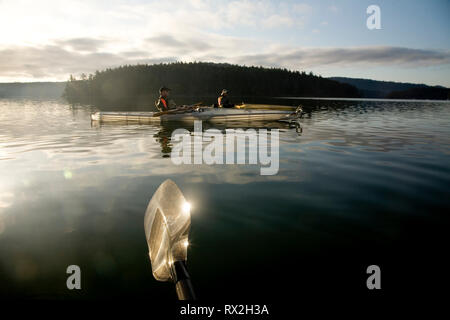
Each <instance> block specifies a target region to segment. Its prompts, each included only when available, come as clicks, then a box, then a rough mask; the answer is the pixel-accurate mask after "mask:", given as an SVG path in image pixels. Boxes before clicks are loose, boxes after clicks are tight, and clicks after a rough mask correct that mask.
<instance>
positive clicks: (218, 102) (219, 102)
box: [217, 96, 223, 106]
mask: <svg viewBox="0 0 450 320" xmlns="http://www.w3.org/2000/svg"><path fill="white" fill-rule="evenodd" d="M222 98H223V96H220V97H218V98H217V104H218V105H219V106H220V104H221V102H222Z"/></svg>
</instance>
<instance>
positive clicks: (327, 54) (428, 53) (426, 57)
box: [234, 46, 450, 69]
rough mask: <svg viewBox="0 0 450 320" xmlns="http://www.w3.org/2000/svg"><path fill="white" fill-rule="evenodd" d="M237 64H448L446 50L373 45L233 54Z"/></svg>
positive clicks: (281, 65) (296, 66)
mask: <svg viewBox="0 0 450 320" xmlns="http://www.w3.org/2000/svg"><path fill="white" fill-rule="evenodd" d="M234 60H235V61H236V62H238V63H245V64H255V65H266V66H267V65H269V66H276V67H288V68H293V69H305V68H313V67H320V66H330V65H332V66H339V67H348V66H354V65H356V64H358V65H366V66H392V65H395V66H398V65H400V66H403V67H417V66H422V67H426V66H434V65H445V64H449V63H450V51H442V50H421V49H411V48H403V47H389V46H375V47H353V48H300V49H291V50H289V49H286V50H285V51H281V52H274V53H272V54H270V53H262V54H250V55H243V56H239V57H235V58H234Z"/></svg>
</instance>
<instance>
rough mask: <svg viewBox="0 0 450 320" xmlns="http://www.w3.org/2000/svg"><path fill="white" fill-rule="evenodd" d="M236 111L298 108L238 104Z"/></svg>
mask: <svg viewBox="0 0 450 320" xmlns="http://www.w3.org/2000/svg"><path fill="white" fill-rule="evenodd" d="M234 107H235V108H236V109H257V110H284V111H289V110H296V109H297V108H298V107H292V106H280V105H276V104H247V103H243V104H237V105H235V106H234Z"/></svg>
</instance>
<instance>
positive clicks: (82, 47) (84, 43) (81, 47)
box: [56, 38, 108, 52]
mask: <svg viewBox="0 0 450 320" xmlns="http://www.w3.org/2000/svg"><path fill="white" fill-rule="evenodd" d="M107 42H108V41H106V40H104V39H94V38H73V39H67V40H59V41H57V42H56V44H58V45H60V46H67V47H69V48H71V49H72V50H75V51H87V52H95V51H97V50H99V49H100V48H101V47H102V46H103V45H105V44H106V43H107Z"/></svg>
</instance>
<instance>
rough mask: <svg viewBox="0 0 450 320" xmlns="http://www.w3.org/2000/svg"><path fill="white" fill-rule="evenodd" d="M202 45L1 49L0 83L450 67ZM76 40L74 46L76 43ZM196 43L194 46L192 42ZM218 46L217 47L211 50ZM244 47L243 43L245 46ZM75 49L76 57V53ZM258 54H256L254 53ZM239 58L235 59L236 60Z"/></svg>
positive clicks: (415, 59)
mask: <svg viewBox="0 0 450 320" xmlns="http://www.w3.org/2000/svg"><path fill="white" fill-rule="evenodd" d="M209 37H210V38H207V39H209V40H210V41H205V40H203V39H195V38H193V39H189V40H188V39H183V38H177V37H175V36H170V35H165V34H162V35H159V36H154V37H150V38H147V39H146V40H145V43H144V47H145V46H146V45H150V48H151V49H148V50H145V49H142V50H139V49H136V50H126V51H121V52H116V53H112V52H104V51H95V50H98V45H100V44H101V43H103V42H101V41H100V42H97V41H96V39H92V41H89V40H90V39H82V41H80V39H71V40H57V41H54V43H69V44H73V43H76V44H77V45H81V44H83V45H81V46H77V45H72V46H69V47H68V48H65V47H61V46H58V45H55V44H53V45H43V46H13V47H8V48H4V49H0V70H1V73H0V77H2V78H14V77H16V78H27V77H28V78H33V79H43V78H55V79H59V80H64V79H67V78H68V75H69V74H75V75H78V74H80V73H82V72H84V73H91V72H94V71H95V70H102V69H105V68H110V67H115V66H120V65H124V64H137V63H149V64H151V63H160V62H174V61H193V60H197V61H214V62H229V63H237V64H243V65H262V66H266V67H284V68H289V69H294V70H305V69H306V70H309V69H312V68H315V67H323V66H337V67H349V66H355V65H358V66H403V67H418V66H419V67H420V66H422V67H427V66H435V65H446V64H447V65H448V64H450V52H449V51H442V50H421V49H412V48H404V47H388V46H376V47H352V48H289V47H267V48H265V49H263V50H261V48H262V46H261V45H260V44H258V43H253V44H252V43H250V42H249V43H248V46H243V42H242V41H244V40H240V39H233V38H230V39H228V40H229V41H226V40H224V39H225V38H222V37H219V36H215V37H216V38H214V36H212V35H209ZM202 38H203V37H202ZM74 40H75V41H74ZM194 40H195V41H194ZM214 43H216V44H214ZM244 43H246V44H247V42H244ZM74 48H76V49H77V50H80V49H81V51H77V50H74ZM258 48H259V50H258ZM236 53H238V54H236Z"/></svg>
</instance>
